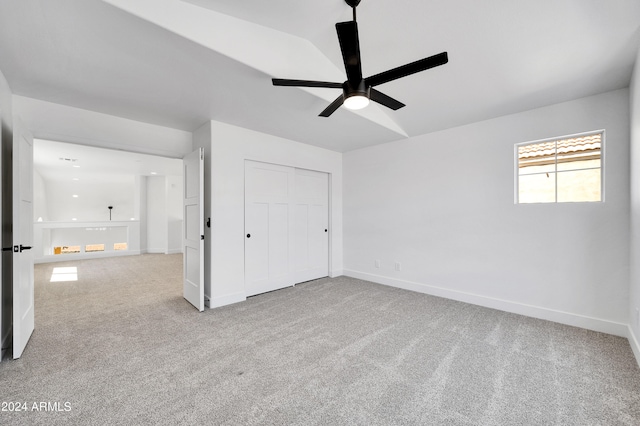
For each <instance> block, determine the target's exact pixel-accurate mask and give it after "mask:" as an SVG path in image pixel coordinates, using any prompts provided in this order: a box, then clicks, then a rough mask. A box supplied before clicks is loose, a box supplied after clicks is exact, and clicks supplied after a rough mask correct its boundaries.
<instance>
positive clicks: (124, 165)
mask: <svg viewBox="0 0 640 426" xmlns="http://www.w3.org/2000/svg"><path fill="white" fill-rule="evenodd" d="M33 147H34V149H33V152H34V153H33V166H34V168H35V170H36V171H37V172H38V173H39V174H40V175H41V176H42V177H43V178H44V180H45V181H47V182H62V183H67V184H68V183H71V182H73V181H74V179H77V181H79V182H81V183H83V184H87V183H95V182H113V183H116V182H131V180H132V179H133V177H134V176H182V160H178V159H175V158H165V157H158V156H153V155H146V154H138V153H132V152H125V151H117V150H112V149H103V148H95V147H91V146H85V145H76V144H70V143H64V142H55V141H49V140H41V139H35V140H34V143H33Z"/></svg>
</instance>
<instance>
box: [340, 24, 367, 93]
mask: <svg viewBox="0 0 640 426" xmlns="http://www.w3.org/2000/svg"><path fill="white" fill-rule="evenodd" d="M336 31H337V32H338V41H339V42H340V50H341V51H342V60H343V61H344V69H345V70H346V71H347V80H348V81H349V83H351V85H352V86H354V87H357V86H358V84H359V83H360V81H361V80H362V64H361V62H360V41H359V40H358V24H357V23H356V22H355V21H347V22H338V23H337V24H336Z"/></svg>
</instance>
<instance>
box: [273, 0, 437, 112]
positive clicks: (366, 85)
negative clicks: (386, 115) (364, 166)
mask: <svg viewBox="0 0 640 426" xmlns="http://www.w3.org/2000/svg"><path fill="white" fill-rule="evenodd" d="M360 1H361V0H345V2H346V3H347V4H348V5H349V6H351V7H352V8H353V21H347V22H338V23H337V24H336V30H337V32H338V41H339V42H340V50H341V51H342V59H343V60H344V67H345V70H346V71H347V81H345V82H344V83H331V82H327V81H309V80H288V79H282V78H274V79H272V82H273V85H274V86H296V87H326V88H329V89H342V94H341V95H340V96H339V97H338V98H337V99H336V100H335V101H333V102H332V103H331V104H330V105H329V106H328V107H327V108H326V109H325V110H324V111H322V112H321V113H320V117H329V116H330V115H331V114H333V113H334V112H335V111H336V110H337V109H338V108H339V107H340V106H341V105H343V104H344V106H345V107H346V108H349V109H361V108H364V107H366V106H367V105H369V100H372V101H374V102H378V103H379V104H382V105H384V106H386V107H387V108H391V109H392V110H394V111H395V110H398V109H400V108H402V107H403V106H405V105H404V104H403V103H402V102H400V101H397V100H395V99H393V98H392V97H390V96H387V95H385V94H384V93H382V92H379V91H378V90H376V89H374V88H373V87H374V86H378V85H380V84H383V83H388V82H389V81H392V80H396V79H398V78H401V77H406V76H408V75H411V74H415V73H417V72H420V71H425V70H428V69H429V68H434V67H437V66H440V65H444V64H446V63H447V62H448V61H449V58H448V56H447V52H442V53H438V54H437V55H433V56H430V57H428V58H425V59H420V60H419V61H415V62H412V63H410V64H407V65H402V66H400V67H397V68H393V69H391V70H388V71H384V72H381V73H379V74H376V75H373V76H371V77H367V78H363V77H362V63H361V61H360V42H359V40H358V23H357V22H356V7H357V6H358V4H360Z"/></svg>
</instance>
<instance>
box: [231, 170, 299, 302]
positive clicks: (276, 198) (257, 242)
mask: <svg viewBox="0 0 640 426" xmlns="http://www.w3.org/2000/svg"><path fill="white" fill-rule="evenodd" d="M294 171H295V169H293V168H291V167H284V166H277V165H273V164H266V163H259V162H254V161H246V163H245V235H244V239H245V245H244V247H245V293H246V295H247V296H253V295H255V294H260V293H265V292H267V291H272V290H277V289H280V288H283V287H288V286H292V285H293V284H294V277H293V265H292V259H293V241H292V238H293V235H292V228H293V221H292V220H291V210H292V199H293V192H294Z"/></svg>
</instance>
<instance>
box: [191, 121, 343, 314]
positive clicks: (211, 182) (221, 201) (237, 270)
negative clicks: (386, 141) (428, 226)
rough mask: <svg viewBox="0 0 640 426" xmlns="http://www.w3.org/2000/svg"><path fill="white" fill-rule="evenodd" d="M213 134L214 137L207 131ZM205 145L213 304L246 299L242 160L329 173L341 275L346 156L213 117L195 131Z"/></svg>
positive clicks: (335, 263)
mask: <svg viewBox="0 0 640 426" xmlns="http://www.w3.org/2000/svg"><path fill="white" fill-rule="evenodd" d="M209 134H210V136H211V137H210V139H207V136H208V135H209ZM198 146H203V147H204V148H205V170H206V169H207V168H209V167H210V169H211V175H210V176H206V177H205V186H206V187H205V193H207V192H208V193H209V198H208V200H206V201H205V202H206V203H207V202H208V203H210V204H209V205H208V206H205V216H207V217H208V216H209V215H210V217H211V229H210V230H209V229H205V246H206V247H207V248H206V249H205V255H206V256H207V258H208V259H210V262H211V265H210V270H209V271H208V278H207V276H205V283H206V287H205V293H206V294H207V296H208V297H210V299H211V300H210V306H211V307H216V306H222V305H226V304H229V303H234V302H238V301H242V300H245V290H244V162H245V160H255V161H263V162H268V163H273V164H282V165H286V166H292V167H298V168H303V169H309V170H318V171H322V172H326V173H329V174H330V182H331V186H330V188H331V196H330V204H331V206H330V209H331V210H330V217H329V220H330V236H329V237H330V250H331V256H330V267H329V274H330V275H331V276H338V275H341V274H342V155H341V154H340V153H337V152H333V151H329V150H325V149H321V148H317V147H313V146H309V145H304V144H301V143H298V142H294V141H290V140H286V139H282V138H278V137H275V136H271V135H266V134H262V133H258V132H255V131H251V130H247V129H243V128H240V127H235V126H231V125H228V124H224V123H219V122H216V121H212V122H211V123H210V124H205V126H203V127H202V128H201V129H200V130H198V131H197V132H195V135H194V147H198Z"/></svg>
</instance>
